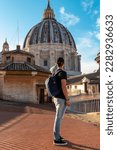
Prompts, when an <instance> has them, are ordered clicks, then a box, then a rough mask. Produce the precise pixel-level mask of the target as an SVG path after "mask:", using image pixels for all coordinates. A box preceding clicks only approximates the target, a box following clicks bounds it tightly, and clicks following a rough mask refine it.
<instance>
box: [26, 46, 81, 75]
mask: <svg viewBox="0 0 117 150" xmlns="http://www.w3.org/2000/svg"><path fill="white" fill-rule="evenodd" d="M24 50H25V51H28V52H31V53H32V54H33V55H34V56H35V64H36V65H39V66H43V67H45V68H47V69H50V68H51V67H52V66H53V65H55V63H56V61H57V58H58V57H63V58H64V60H65V70H66V71H67V72H69V73H70V74H71V75H76V74H77V75H78V74H81V70H79V69H78V68H80V67H78V65H80V63H79V61H78V54H77V52H76V49H74V48H72V47H71V46H66V45H63V44H56V43H55V44H46V43H43V44H41V43H39V44H36V45H32V46H29V48H28V49H24ZM46 60H47V62H48V65H47V66H44V61H46Z"/></svg>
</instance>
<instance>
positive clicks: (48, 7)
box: [47, 0, 51, 9]
mask: <svg viewBox="0 0 117 150" xmlns="http://www.w3.org/2000/svg"><path fill="white" fill-rule="evenodd" d="M48 8H49V9H51V7H50V0H48V6H47V9H48Z"/></svg>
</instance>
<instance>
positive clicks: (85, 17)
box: [0, 0, 100, 73]
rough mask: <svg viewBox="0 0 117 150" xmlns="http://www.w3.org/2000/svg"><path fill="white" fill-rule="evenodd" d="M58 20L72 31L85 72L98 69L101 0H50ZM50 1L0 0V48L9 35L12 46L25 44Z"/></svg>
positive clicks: (8, 38) (11, 47) (0, 48)
mask: <svg viewBox="0 0 117 150" xmlns="http://www.w3.org/2000/svg"><path fill="white" fill-rule="evenodd" d="M50 2H51V7H52V8H53V10H54V13H55V16H56V19H57V21H58V22H60V23H62V24H63V25H64V26H65V27H67V29H68V30H69V31H70V32H71V34H72V35H73V37H74V40H75V42H76V45H77V49H78V53H79V54H80V55H81V56H82V57H81V63H82V72H83V73H87V72H92V71H94V70H96V69H97V68H98V65H97V64H96V62H95V61H94V59H95V57H96V55H97V53H98V52H99V50H100V31H99V30H100V1H99V0H72V1H70V0H50ZM46 6H47V0H0V51H1V50H2V45H3V42H4V41H5V38H7V40H8V43H9V45H10V49H15V47H16V44H17V43H18V34H17V28H18V24H19V43H20V45H21V46H22V45H23V41H24V38H25V36H26V34H27V32H28V31H29V30H30V28H31V27H32V26H34V25H36V24H37V23H38V22H40V21H41V20H42V15H43V11H44V9H45V8H46Z"/></svg>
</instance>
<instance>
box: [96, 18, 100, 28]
mask: <svg viewBox="0 0 117 150" xmlns="http://www.w3.org/2000/svg"><path fill="white" fill-rule="evenodd" d="M96 27H97V28H99V27H100V18H97V20H96Z"/></svg>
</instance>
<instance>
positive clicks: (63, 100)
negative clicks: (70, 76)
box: [53, 57, 70, 145]
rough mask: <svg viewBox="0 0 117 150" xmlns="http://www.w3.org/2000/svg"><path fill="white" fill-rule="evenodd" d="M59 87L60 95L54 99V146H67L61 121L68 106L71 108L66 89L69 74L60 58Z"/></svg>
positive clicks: (58, 61) (58, 62)
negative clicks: (62, 133)
mask: <svg viewBox="0 0 117 150" xmlns="http://www.w3.org/2000/svg"><path fill="white" fill-rule="evenodd" d="M57 66H58V69H57V72H58V73H57V75H56V78H57V85H58V87H59V89H60V94H59V95H57V96H56V97H54V104H55V107H56V116H55V121H54V129H53V130H54V144H55V145H67V144H68V143H67V142H66V141H65V140H64V139H63V138H62V137H61V135H60V127H61V121H62V118H63V116H64V113H65V111H66V106H70V101H69V97H68V93H67V88H66V81H67V73H66V72H65V71H64V70H63V67H64V59H63V58H61V57H60V58H58V60H57Z"/></svg>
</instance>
